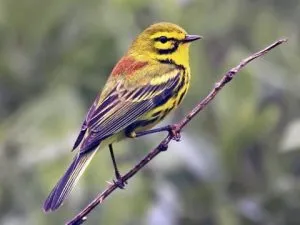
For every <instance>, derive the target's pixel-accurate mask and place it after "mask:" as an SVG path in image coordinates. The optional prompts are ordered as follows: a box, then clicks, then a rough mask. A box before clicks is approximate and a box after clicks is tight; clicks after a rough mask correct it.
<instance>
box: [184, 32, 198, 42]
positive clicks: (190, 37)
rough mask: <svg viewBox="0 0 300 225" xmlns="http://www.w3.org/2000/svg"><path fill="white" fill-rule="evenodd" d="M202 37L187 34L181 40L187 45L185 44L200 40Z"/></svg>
mask: <svg viewBox="0 0 300 225" xmlns="http://www.w3.org/2000/svg"><path fill="white" fill-rule="evenodd" d="M202 38H203V37H202V36H199V35H194V34H187V35H185V38H184V39H183V42H185V43H187V42H192V41H196V40H198V39H202Z"/></svg>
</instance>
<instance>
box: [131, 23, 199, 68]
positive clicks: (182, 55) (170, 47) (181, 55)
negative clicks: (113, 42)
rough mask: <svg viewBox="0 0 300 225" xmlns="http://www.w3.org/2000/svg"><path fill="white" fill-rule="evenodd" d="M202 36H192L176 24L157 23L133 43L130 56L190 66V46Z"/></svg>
mask: <svg viewBox="0 0 300 225" xmlns="http://www.w3.org/2000/svg"><path fill="white" fill-rule="evenodd" d="M200 38H201V36H198V35H190V34H187V32H186V31H185V30H184V29H183V28H181V27H179V26H178V25H176V24H172V23H164V22H163V23H156V24H153V25H151V26H149V27H148V28H146V29H145V30H144V31H143V32H142V33H141V34H140V35H139V36H138V37H137V38H136V39H135V40H134V42H133V43H132V46H131V47H130V49H129V52H128V53H129V54H130V55H133V56H135V57H141V58H144V57H150V58H151V59H154V60H158V61H167V60H169V61H173V62H175V63H176V64H181V65H186V66H187V65H188V63H189V45H190V43H191V42H192V41H195V40H198V39H200Z"/></svg>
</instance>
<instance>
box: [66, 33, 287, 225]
mask: <svg viewBox="0 0 300 225" xmlns="http://www.w3.org/2000/svg"><path fill="white" fill-rule="evenodd" d="M284 42H287V39H279V40H277V41H276V42H274V43H273V44H271V45H269V46H267V47H266V48H264V49H262V50H260V51H258V52H256V53H254V54H252V55H250V56H249V57H247V58H245V59H244V60H242V61H241V62H240V63H239V64H238V65H237V66H236V67H233V68H232V69H230V70H229V71H228V72H227V73H225V74H224V75H223V77H222V78H221V79H220V80H219V81H218V82H217V83H216V84H215V86H214V88H213V89H212V90H211V92H210V93H209V94H208V95H207V96H206V97H205V98H204V99H203V100H202V101H200V102H199V103H198V104H197V105H196V106H195V107H194V108H193V109H192V110H191V111H190V112H189V113H188V114H187V115H186V116H185V117H184V118H183V119H182V120H180V121H179V122H178V123H175V124H173V125H171V126H172V129H173V131H174V132H173V134H174V135H175V136H174V135H171V134H169V135H168V136H166V137H165V138H164V139H163V140H162V141H161V142H160V144H159V145H157V147H156V148H154V149H153V150H152V151H151V152H149V153H148V154H147V155H146V156H145V157H144V158H143V159H142V160H141V161H140V162H139V163H138V164H136V165H135V166H134V167H133V168H132V169H131V170H130V171H129V172H127V173H126V174H125V175H124V176H123V180H124V181H127V180H129V179H130V178H131V177H133V176H134V175H135V174H136V173H137V172H138V171H140V169H142V168H143V167H144V166H145V165H147V164H148V163H149V162H150V161H151V160H152V159H153V158H155V157H156V156H157V155H158V154H159V153H161V152H162V151H166V150H167V149H168V145H169V143H170V142H171V141H172V140H174V139H175V140H177V141H178V136H177V135H176V134H180V132H181V130H182V129H183V128H184V127H185V126H186V125H187V124H188V123H189V122H190V121H191V120H192V119H193V118H194V117H195V116H196V115H197V114H198V113H199V112H200V111H202V110H203V109H204V108H205V107H206V106H207V105H208V104H209V103H210V102H211V101H212V100H213V99H214V97H215V96H216V95H217V94H218V93H219V91H220V90H221V89H222V88H223V87H224V86H225V85H226V84H227V83H228V82H230V81H231V80H232V79H233V78H234V77H235V76H236V74H237V73H238V72H239V71H240V70H241V69H242V68H243V67H245V66H246V65H247V64H248V63H250V62H251V61H252V60H254V59H256V58H259V57H261V56H263V55H265V54H266V53H268V52H269V51H270V50H272V49H273V48H275V47H277V46H278V45H280V44H282V43H284ZM117 188H118V187H117V185H116V184H114V183H112V184H109V186H108V187H107V188H106V189H105V190H104V191H103V192H102V193H100V194H99V195H98V196H96V198H95V199H94V200H93V201H92V202H91V203H90V204H88V205H87V206H86V207H85V208H84V209H83V210H82V211H81V212H79V213H78V214H77V215H76V216H75V217H74V218H73V219H72V220H70V221H69V222H67V223H66V225H79V224H83V223H84V222H85V221H86V220H87V215H88V214H89V213H90V212H91V211H92V210H93V209H94V208H95V207H96V206H97V205H99V204H101V203H102V202H103V201H104V200H105V199H106V198H107V197H108V196H109V195H110V194H111V193H112V192H114V191H115V190H116V189H117Z"/></svg>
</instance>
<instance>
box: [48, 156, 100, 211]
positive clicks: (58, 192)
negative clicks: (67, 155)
mask: <svg viewBox="0 0 300 225" xmlns="http://www.w3.org/2000/svg"><path fill="white" fill-rule="evenodd" d="M95 153H96V150H94V151H91V152H87V153H84V154H80V152H79V153H78V154H77V155H76V156H75V158H74V160H73V162H72V163H71V165H70V166H69V168H68V169H67V171H66V173H65V174H64V175H63V176H62V178H61V179H60V180H59V181H58V183H57V184H56V185H55V187H54V188H53V190H52V191H51V193H50V194H49V196H48V197H47V199H46V201H45V202H44V211H45V212H48V211H54V210H56V209H57V208H58V207H60V206H61V204H62V203H63V201H64V200H65V199H66V198H67V197H68V195H69V193H70V192H71V190H72V189H73V187H74V186H75V184H76V183H77V181H78V180H79V178H80V177H81V175H82V174H83V172H84V171H85V169H86V168H87V166H88V165H89V163H90V162H91V160H92V158H93V157H94V155H95Z"/></svg>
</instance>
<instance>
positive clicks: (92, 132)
mask: <svg viewBox="0 0 300 225" xmlns="http://www.w3.org/2000/svg"><path fill="white" fill-rule="evenodd" d="M158 72H159V71H158ZM180 82H181V77H180V73H179V71H178V70H171V71H169V72H168V73H166V74H163V75H162V76H159V77H155V78H151V79H149V82H147V83H146V84H143V85H142V86H140V87H135V88H132V87H128V85H126V83H125V82H124V81H120V82H116V85H115V87H114V88H111V91H110V93H108V94H107V96H106V97H105V98H102V99H101V101H100V102H97V103H96V104H94V108H92V109H91V110H90V112H89V113H88V115H87V118H86V120H85V123H84V126H85V129H86V130H87V131H88V134H87V135H85V138H84V141H83V143H82V145H81V148H80V152H81V153H85V152H88V151H90V150H93V149H95V148H96V146H98V145H99V143H100V142H101V140H103V139H105V138H107V137H110V136H112V135H113V134H115V133H117V132H119V131H120V130H122V129H124V128H126V127H127V126H129V125H130V124H132V123H133V122H135V121H136V120H137V119H138V118H140V117H141V116H142V115H143V114H145V113H146V112H148V111H150V110H151V109H153V108H155V107H157V106H159V105H162V104H164V103H165V102H166V101H168V100H169V99H170V97H172V96H173V94H174V92H176V90H177V89H178V86H179V85H180ZM79 136H80V135H79Z"/></svg>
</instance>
